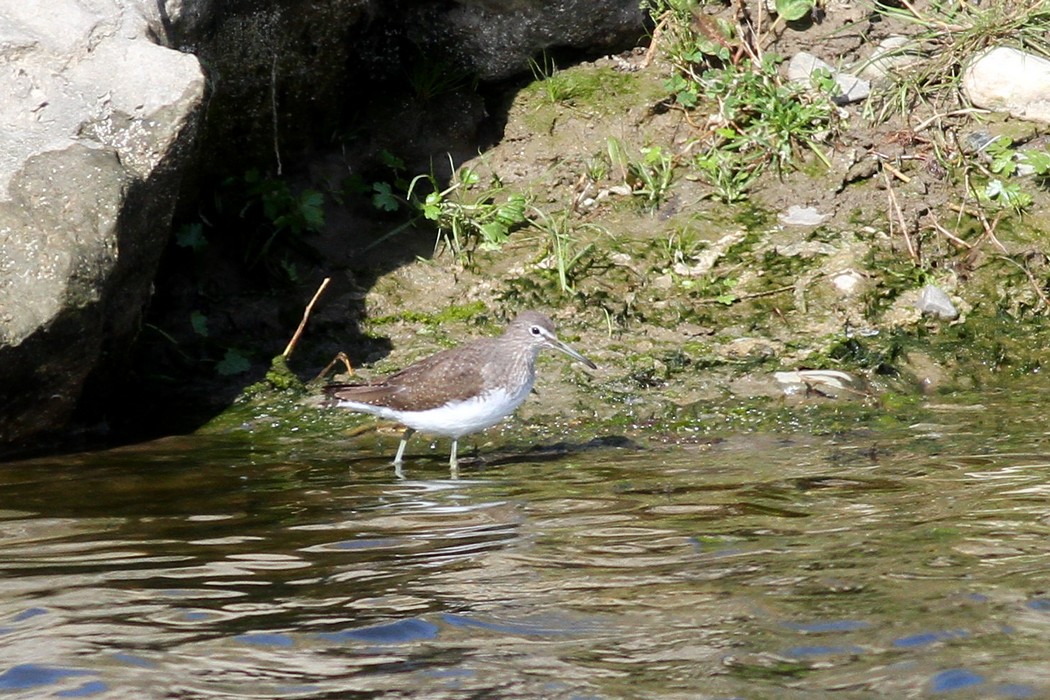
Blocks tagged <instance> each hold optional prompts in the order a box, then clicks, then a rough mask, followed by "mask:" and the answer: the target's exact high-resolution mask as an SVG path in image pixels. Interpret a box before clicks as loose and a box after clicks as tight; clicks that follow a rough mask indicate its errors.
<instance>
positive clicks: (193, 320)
mask: <svg viewBox="0 0 1050 700" xmlns="http://www.w3.org/2000/svg"><path fill="white" fill-rule="evenodd" d="M190 326H192V327H193V332H194V333H196V334H197V335H199V336H200V337H202V338H207V337H208V317H207V316H205V315H204V314H202V313H201V312H200V311H194V312H193V313H191V314H190Z"/></svg>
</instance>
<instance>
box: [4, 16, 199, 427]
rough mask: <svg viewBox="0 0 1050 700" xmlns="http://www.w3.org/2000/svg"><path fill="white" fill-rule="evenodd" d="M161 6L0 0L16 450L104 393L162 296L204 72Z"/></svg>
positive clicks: (10, 385) (10, 387)
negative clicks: (161, 38)
mask: <svg viewBox="0 0 1050 700" xmlns="http://www.w3.org/2000/svg"><path fill="white" fill-rule="evenodd" d="M145 7H146V4H145V3H143V5H142V7H140V6H139V4H138V3H136V2H134V1H133V0H108V1H105V0H103V1H101V2H94V3H90V4H89V3H82V2H78V1H77V0H50V1H49V2H48V3H44V4H39V3H13V2H10V3H4V4H3V5H2V6H0V75H2V76H3V83H4V84H5V85H6V86H7V89H6V90H5V91H4V92H3V94H2V96H0V446H3V445H9V444H17V443H19V442H23V441H26V440H28V439H30V438H32V437H33V436H34V435H38V434H46V433H48V432H51V431H55V430H58V429H61V428H62V427H64V426H65V424H66V422H67V421H68V419H69V417H70V415H71V414H72V412H73V410H74V408H75V407H76V406H77V403H78V400H79V399H80V398H81V395H82V393H83V392H84V390H85V386H86V385H89V384H90V385H95V386H96V387H103V388H104V387H105V386H106V384H107V382H108V381H109V377H110V376H112V375H113V373H115V372H118V371H119V370H120V368H121V362H122V359H123V357H124V354H125V353H126V351H127V349H128V347H129V344H130V343H131V341H132V340H133V338H134V336H135V334H136V332H137V330H138V326H139V323H140V321H141V317H142V312H143V309H144V306H145V305H146V303H147V302H148V299H149V296H150V286H151V284H152V281H153V274H154V272H155V269H156V266H157V262H158V259H159V257H160V254H161V251H162V250H163V247H164V245H165V244H166V242H167V240H168V237H169V233H170V222H171V216H172V211H173V208H174V204H175V198H176V195H177V192H178V188H179V181H180V177H181V172H182V168H183V167H184V165H185V163H186V162H187V160H188V156H189V155H190V146H191V145H192V139H193V136H194V133H195V119H196V116H197V114H198V113H199V108H200V105H201V103H202V98H203V94H204V78H203V75H202V73H201V70H200V67H199V64H198V61H197V59H196V58H195V57H193V56H191V55H188V54H183V53H179V52H177V51H173V50H171V49H167V48H164V47H161V46H159V45H157V44H156V43H154V42H153V41H151V40H150V39H148V38H147V37H149V36H150V35H153V34H155V33H157V30H158V29H160V28H161V27H162V24H163V22H162V18H160V17H159V16H154V15H150V14H149V13H148V12H147V11H146V10H145ZM154 8H155V6H154ZM88 394H89V395H91V396H93V397H96V398H97V397H102V396H104V394H105V391H104V389H103V390H102V391H94V392H90V391H89V392H88ZM97 419H99V420H101V419H102V416H98V417H97Z"/></svg>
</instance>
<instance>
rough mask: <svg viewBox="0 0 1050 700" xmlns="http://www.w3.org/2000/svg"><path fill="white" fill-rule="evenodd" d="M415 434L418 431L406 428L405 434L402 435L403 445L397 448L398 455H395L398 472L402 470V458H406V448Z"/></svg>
mask: <svg viewBox="0 0 1050 700" xmlns="http://www.w3.org/2000/svg"><path fill="white" fill-rule="evenodd" d="M415 432H416V431H415V430H413V429H412V428H405V432H404V433H403V434H402V435H401V444H400V445H398V446H397V454H396V455H394V466H395V467H397V468H398V471H400V470H401V462H402V459H401V458H402V457H404V456H405V448H406V447H408V439H409V438H410V437H412V435H413V434H414V433H415Z"/></svg>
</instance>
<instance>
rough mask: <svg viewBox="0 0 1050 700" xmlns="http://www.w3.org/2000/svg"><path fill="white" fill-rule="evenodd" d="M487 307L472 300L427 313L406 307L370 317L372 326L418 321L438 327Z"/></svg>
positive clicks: (464, 318)
mask: <svg viewBox="0 0 1050 700" xmlns="http://www.w3.org/2000/svg"><path fill="white" fill-rule="evenodd" d="M486 310H487V307H486V306H485V302H483V301H472V302H470V303H468V304H453V305H451V306H449V307H447V308H445V309H443V310H442V311H439V312H437V313H425V312H423V311H413V310H411V309H405V310H404V311H401V312H399V313H396V314H390V315H388V316H375V317H373V318H370V319H368V325H369V326H370V327H378V326H386V325H390V324H391V323H405V322H407V323H418V324H422V325H425V326H430V327H437V326H440V325H442V324H444V323H449V322H459V321H467V320H470V319H473V318H475V317H476V316H478V315H480V314H483V313H485V311H486Z"/></svg>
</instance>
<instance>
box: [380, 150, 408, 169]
mask: <svg viewBox="0 0 1050 700" xmlns="http://www.w3.org/2000/svg"><path fill="white" fill-rule="evenodd" d="M379 162H381V163H382V164H383V165H385V166H386V167H388V168H390V169H391V170H404V169H405V161H403V160H401V159H400V158H398V157H397V156H395V155H394V154H393V153H391V152H390V151H388V150H386V149H385V148H384V149H383V150H382V151H380V152H379Z"/></svg>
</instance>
